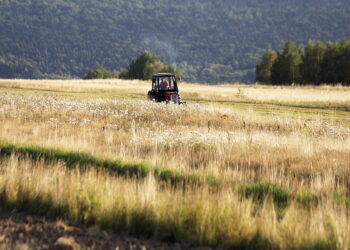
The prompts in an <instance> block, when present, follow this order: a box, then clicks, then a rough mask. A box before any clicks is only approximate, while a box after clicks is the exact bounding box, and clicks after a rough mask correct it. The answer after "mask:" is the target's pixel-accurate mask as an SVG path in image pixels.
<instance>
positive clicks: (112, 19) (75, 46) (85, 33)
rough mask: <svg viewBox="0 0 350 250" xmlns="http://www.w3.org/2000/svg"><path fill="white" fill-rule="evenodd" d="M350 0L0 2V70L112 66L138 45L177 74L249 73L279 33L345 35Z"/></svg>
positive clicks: (239, 77) (74, 71)
mask: <svg viewBox="0 0 350 250" xmlns="http://www.w3.org/2000/svg"><path fill="white" fill-rule="evenodd" d="M349 13H350V2H349V1H348V0H335V1H334V0H308V1H301V0H293V1H288V0H278V1H276V0H264V1H258V0H234V1H233V0H229V1H228V0H220V1H210V0H204V1H186V0H177V1H170V0H167V1H160V0H153V1H140V0H131V1H129V0H119V1H115V0H99V1H97V0H85V1H77V0H75V1H72V0H69V1H68V0H50V1H48V0H35V1H19V0H11V1H1V2H0V78H15V77H16V78H33V77H34V78H52V77H53V78H62V77H82V76H84V75H85V74H86V73H87V72H88V71H89V70H91V69H95V68H97V67H98V66H105V67H106V68H107V69H109V70H112V69H115V70H120V69H121V68H125V67H127V65H128V64H129V63H130V61H131V60H132V59H134V58H136V57H137V56H138V55H139V54H140V53H141V52H142V51H143V50H145V49H147V50H150V51H151V52H153V53H155V54H156V55H157V56H158V57H159V58H160V59H161V60H162V61H164V62H166V63H168V64H176V66H177V68H178V69H180V70H181V71H182V72H183V79H184V80H185V81H192V82H193V81H196V82H211V83H217V82H235V81H240V82H252V81H254V77H255V74H254V69H255V65H256V64H257V63H258V62H259V60H260V58H261V56H262V54H263V52H264V51H265V50H266V49H268V48H271V49H277V50H280V49H281V48H282V46H283V45H284V43H285V41H287V40H293V41H295V42H296V44H297V45H298V46H299V45H301V44H306V41H307V40H308V39H313V40H322V41H337V40H340V39H344V38H350V26H349V25H348V24H349V23H350V15H349Z"/></svg>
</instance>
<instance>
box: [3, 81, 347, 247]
mask: <svg viewBox="0 0 350 250" xmlns="http://www.w3.org/2000/svg"><path fill="white" fill-rule="evenodd" d="M149 85H150V83H148V82H142V81H125V80H102V81H101V80H94V81H82V80H71V81H49V80H0V128H1V129H0V155H1V160H0V165H1V167H0V170H1V171H0V200H1V202H2V204H3V206H4V207H6V208H8V209H17V210H21V211H26V212H29V213H34V214H39V215H44V216H58V217H64V218H68V219H73V220H82V221H84V222H85V223H88V224H96V225H98V226H99V227H101V228H110V229H113V230H115V231H116V232H125V233H128V234H130V235H134V236H137V237H145V238H154V239H160V240H167V241H175V242H186V243H191V244H193V245H207V246H211V247H222V248H252V249H322V248H324V249H329V248H332V249H348V248H350V241H349V238H350V226H349V225H350V192H349V187H350V88H347V87H341V86H334V87H329V86H321V87H311V86H307V87H296V86H293V87H272V86H260V85H219V86H206V85H199V84H184V83H183V84H182V83H180V86H179V87H180V92H181V95H182V98H183V99H184V100H185V101H187V105H185V106H183V105H182V106H176V105H170V104H169V105H166V104H156V103H152V102H148V101H146V100H145V99H146V93H147V91H148V89H149Z"/></svg>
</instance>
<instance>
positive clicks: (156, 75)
mask: <svg viewBox="0 0 350 250" xmlns="http://www.w3.org/2000/svg"><path fill="white" fill-rule="evenodd" d="M167 76H175V75H174V74H172V73H158V74H154V75H153V77H167Z"/></svg>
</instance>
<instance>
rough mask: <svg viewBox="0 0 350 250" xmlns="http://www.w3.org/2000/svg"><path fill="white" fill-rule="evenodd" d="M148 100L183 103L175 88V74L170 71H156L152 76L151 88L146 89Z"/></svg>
mask: <svg viewBox="0 0 350 250" xmlns="http://www.w3.org/2000/svg"><path fill="white" fill-rule="evenodd" d="M147 97H148V100H151V101H154V102H166V103H175V104H183V103H182V102H181V97H180V95H179V90H178V88H177V82H176V76H175V75H174V74H171V73H158V74H155V75H153V76H152V90H150V91H148V94H147Z"/></svg>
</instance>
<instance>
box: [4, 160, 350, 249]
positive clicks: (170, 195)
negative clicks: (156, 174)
mask: <svg viewBox="0 0 350 250" xmlns="http://www.w3.org/2000/svg"><path fill="white" fill-rule="evenodd" d="M0 193H1V199H2V201H3V202H5V204H7V206H9V207H16V208H17V209H19V210H22V211H23V210H24V211H30V212H33V213H36V214H52V215H65V216H66V217H68V218H71V219H78V220H83V221H85V222H88V223H94V224H97V225H99V226H101V227H104V228H112V229H114V230H116V231H123V232H124V233H125V232H126V233H130V234H133V235H142V236H147V237H153V238H158V239H163V240H175V241H185V242H192V243H195V244H205V245H210V246H221V247H228V248H235V247H236V248H245V247H249V248H255V249H266V248H270V249H271V248H283V249H286V248H290V249H300V248H314V249H318V248H323V249H326V248H339V249H346V248H348V247H349V246H350V245H349V243H350V242H349V240H348V239H349V237H348V235H349V233H350V227H349V215H350V214H349V211H348V210H346V209H344V208H342V207H340V208H339V207H337V206H335V205H334V204H331V203H325V204H324V205H323V206H320V207H317V206H316V207H314V208H313V209H312V210H308V209H304V208H302V207H300V206H298V205H297V204H294V203H292V204H291V205H290V206H289V207H288V208H287V209H286V210H285V211H283V216H282V217H281V215H280V213H279V212H278V211H277V210H276V209H275V208H274V207H273V205H272V204H271V202H270V201H269V200H266V201H265V203H264V204H263V205H262V207H261V208H260V209H259V210H258V212H257V211H256V206H255V205H254V203H253V202H252V201H251V200H242V199H240V198H239V196H238V195H237V194H236V193H235V192H234V191H233V190H232V189H229V188H226V189H222V190H220V191H216V192H215V193H213V192H212V191H210V190H209V189H208V188H206V187H203V186H202V187H201V188H191V189H187V190H186V191H183V190H178V189H173V188H171V187H167V186H164V184H161V185H160V183H158V182H157V181H155V179H154V178H153V177H152V176H149V177H148V178H147V179H145V180H143V181H139V180H138V181H136V180H133V179H120V178H115V177H111V176H109V175H108V174H106V173H104V172H96V171H94V170H89V171H85V172H80V171H79V170H75V171H69V170H67V169H66V168H65V166H63V165H61V164H54V165H47V164H44V163H43V162H32V161H28V160H20V161H19V160H18V158H17V157H16V156H15V155H13V156H12V157H11V159H9V160H7V161H5V162H3V163H2V164H1V172H0Z"/></svg>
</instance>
